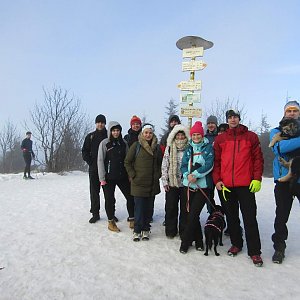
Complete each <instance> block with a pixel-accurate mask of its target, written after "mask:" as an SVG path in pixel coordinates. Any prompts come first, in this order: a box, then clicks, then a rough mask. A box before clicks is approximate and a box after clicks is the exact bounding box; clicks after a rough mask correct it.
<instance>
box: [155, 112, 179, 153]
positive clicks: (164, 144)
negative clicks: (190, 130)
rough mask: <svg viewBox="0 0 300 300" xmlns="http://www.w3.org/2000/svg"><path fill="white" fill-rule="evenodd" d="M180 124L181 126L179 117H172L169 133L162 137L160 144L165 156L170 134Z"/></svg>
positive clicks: (170, 118)
mask: <svg viewBox="0 0 300 300" xmlns="http://www.w3.org/2000/svg"><path fill="white" fill-rule="evenodd" d="M178 124H181V122H180V119H179V117H178V116H177V115H171V116H170V117H169V128H168V131H167V132H166V133H165V134H164V135H163V136H162V138H161V140H160V143H159V145H160V148H161V151H162V154H163V155H164V153H165V149H166V147H167V139H168V136H169V134H170V132H171V131H172V129H173V128H174V126H175V125H178Z"/></svg>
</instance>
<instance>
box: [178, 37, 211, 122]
mask: <svg viewBox="0 0 300 300" xmlns="http://www.w3.org/2000/svg"><path fill="white" fill-rule="evenodd" d="M213 45H214V44H213V43H212V42H210V41H207V40H205V39H203V38H201V37H198V36H185V37H183V38H181V39H179V40H178V41H177V42H176V46H177V48H179V49H180V50H183V58H190V59H191V60H190V61H189V62H184V63H183V64H182V71H190V79H189V81H181V82H180V83H179V84H178V88H180V89H181V90H182V91H188V92H189V93H188V94H186V95H185V96H184V95H181V101H182V103H184V102H188V107H183V108H181V116H184V117H188V127H189V128H191V127H192V121H193V117H199V118H200V117H201V114H202V110H201V109H199V108H194V107H193V105H194V103H195V102H200V95H199V98H198V95H197V94H194V92H195V91H197V90H201V87H202V83H201V81H200V80H198V81H195V71H199V70H203V69H204V68H205V67H206V63H204V62H203V61H197V60H196V57H199V56H203V53H204V50H206V49H209V48H211V47H212V46H213ZM183 99H186V100H185V101H183ZM188 99H190V100H188ZM198 100H199V101H198Z"/></svg>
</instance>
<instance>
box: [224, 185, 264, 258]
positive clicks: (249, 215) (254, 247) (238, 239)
mask: <svg viewBox="0 0 300 300" xmlns="http://www.w3.org/2000/svg"><path fill="white" fill-rule="evenodd" d="M229 189H230V190H231V193H226V199H227V201H225V206H226V213H227V216H226V218H227V223H228V227H229V231H230V240H231V244H232V245H234V246H236V247H238V248H240V249H242V248H243V238H242V232H241V229H240V219H239V207H240V209H241V213H242V217H243V222H244V227H245V236H246V243H247V248H248V255H249V256H252V255H259V254H261V251H260V250H261V243H260V236H259V231H258V224H257V220H256V212H257V207H256V201H255V194H254V193H251V192H250V191H249V187H248V186H243V187H236V188H229Z"/></svg>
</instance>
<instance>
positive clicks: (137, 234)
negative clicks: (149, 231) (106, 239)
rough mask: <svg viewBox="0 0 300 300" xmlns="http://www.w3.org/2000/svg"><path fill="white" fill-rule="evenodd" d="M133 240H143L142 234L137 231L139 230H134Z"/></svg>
mask: <svg viewBox="0 0 300 300" xmlns="http://www.w3.org/2000/svg"><path fill="white" fill-rule="evenodd" d="M132 240H133V241H134V242H139V241H140V240H141V234H140V233H137V232H134V233H133V237H132Z"/></svg>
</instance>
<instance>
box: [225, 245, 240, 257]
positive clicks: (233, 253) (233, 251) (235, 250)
mask: <svg viewBox="0 0 300 300" xmlns="http://www.w3.org/2000/svg"><path fill="white" fill-rule="evenodd" d="M241 251H242V249H240V248H238V247H236V246H231V247H230V248H229V250H228V251H227V254H228V255H229V256H237V254H238V253H239V252H241Z"/></svg>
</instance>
